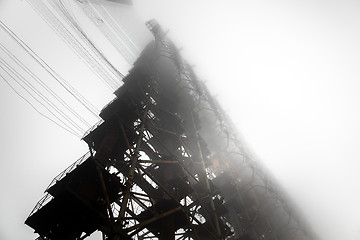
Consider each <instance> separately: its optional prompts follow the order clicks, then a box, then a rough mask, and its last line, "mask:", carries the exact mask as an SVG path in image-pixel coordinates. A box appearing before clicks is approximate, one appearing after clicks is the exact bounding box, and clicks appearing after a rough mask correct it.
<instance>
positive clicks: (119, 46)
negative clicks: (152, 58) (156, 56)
mask: <svg viewBox="0 0 360 240" xmlns="http://www.w3.org/2000/svg"><path fill="white" fill-rule="evenodd" d="M76 3H77V4H78V5H79V6H80V7H81V8H82V9H83V11H84V13H85V14H86V16H87V17H88V18H89V19H90V20H91V21H92V22H93V23H94V25H95V26H97V28H98V29H99V30H100V31H101V32H102V33H103V34H104V36H105V37H106V38H107V39H108V41H109V42H110V43H111V44H112V45H113V46H114V47H115V49H116V50H117V51H118V52H119V53H120V54H121V55H122V56H123V57H124V59H125V60H126V61H127V62H128V63H129V64H130V65H132V64H133V63H134V61H135V59H136V54H134V53H132V52H131V51H130V50H129V48H128V46H127V44H126V43H125V42H123V41H122V40H121V39H119V38H118V37H117V36H116V35H115V34H114V31H113V30H111V28H109V27H108V26H107V24H104V23H105V22H104V20H102V18H101V17H100V16H99V13H98V12H97V11H96V10H94V9H93V8H92V6H91V5H90V3H89V2H87V1H81V2H80V1H76Z"/></svg>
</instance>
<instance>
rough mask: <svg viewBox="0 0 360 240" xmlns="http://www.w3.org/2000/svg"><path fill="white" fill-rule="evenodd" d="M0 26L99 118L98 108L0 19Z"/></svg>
mask: <svg viewBox="0 0 360 240" xmlns="http://www.w3.org/2000/svg"><path fill="white" fill-rule="evenodd" d="M0 27H1V28H3V29H4V30H5V32H6V33H8V34H9V35H10V37H11V38H12V39H13V40H14V41H15V42H16V43H17V44H18V45H19V46H21V47H22V48H23V49H24V50H25V51H26V52H27V53H28V54H29V55H30V56H31V57H32V58H33V59H34V60H35V61H36V62H37V63H38V64H39V65H40V66H41V67H42V68H43V69H44V70H45V71H46V72H48V73H49V74H50V75H51V76H52V77H53V78H54V79H55V80H56V81H57V82H58V83H59V84H60V86H62V87H63V88H64V89H65V90H66V91H67V92H68V93H69V94H70V95H72V96H73V97H74V98H75V99H76V100H77V101H79V102H80V103H81V104H82V105H83V106H84V107H85V108H86V109H87V110H88V111H89V112H90V113H91V114H92V115H93V116H94V117H96V118H97V119H99V116H98V113H99V110H98V109H97V108H96V107H95V106H94V105H93V104H91V103H90V102H89V101H88V100H87V99H86V98H85V97H84V96H82V95H81V94H80V93H79V92H78V91H77V90H76V89H74V88H73V87H72V86H71V85H70V84H69V83H68V82H67V81H66V80H65V79H63V78H62V77H61V76H60V75H59V74H58V73H57V72H56V71H55V70H54V69H52V68H51V67H50V66H49V65H48V64H47V63H46V62H45V61H44V60H43V59H42V58H41V57H40V56H38V55H37V54H36V53H35V52H34V51H33V50H32V49H31V48H30V47H29V46H28V45H27V44H26V43H25V42H24V41H22V40H21V39H20V38H19V37H18V36H17V35H16V34H15V33H14V32H13V31H11V29H10V28H8V27H7V26H6V24H4V23H3V22H2V21H0Z"/></svg>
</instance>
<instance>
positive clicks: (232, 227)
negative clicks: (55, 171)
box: [26, 20, 315, 240]
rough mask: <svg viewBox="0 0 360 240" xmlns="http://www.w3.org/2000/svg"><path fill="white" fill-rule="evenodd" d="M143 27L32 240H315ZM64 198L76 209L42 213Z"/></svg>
mask: <svg viewBox="0 0 360 240" xmlns="http://www.w3.org/2000/svg"><path fill="white" fill-rule="evenodd" d="M147 25H148V27H149V29H150V30H151V31H152V32H153V34H154V36H155V41H154V42H152V43H150V44H149V45H148V46H147V47H146V48H145V50H144V51H143V52H142V54H141V55H140V57H139V58H138V60H137V61H136V62H135V64H134V67H133V69H132V70H131V71H130V73H129V74H128V75H127V76H126V77H125V78H124V80H123V81H124V84H123V85H122V86H121V87H120V88H119V89H118V90H117V91H116V92H115V95H116V98H115V100H113V101H112V102H111V103H109V104H108V105H107V106H106V107H105V108H104V109H103V110H102V111H101V113H100V117H101V118H102V119H103V120H102V121H101V122H99V123H98V124H97V125H96V126H95V128H92V129H90V130H89V131H88V132H87V133H86V134H85V136H84V137H83V140H84V141H85V142H86V143H88V145H89V148H90V152H89V153H88V154H86V155H85V156H84V157H82V158H81V159H79V160H78V161H77V162H76V163H75V164H73V165H72V166H70V167H69V168H68V169H67V170H65V171H64V172H62V173H61V174H59V175H58V176H57V177H56V178H55V180H54V181H53V182H52V183H51V184H50V186H49V188H48V189H47V192H48V194H47V195H46V196H45V197H44V198H43V199H42V200H40V202H39V203H38V205H37V206H36V207H35V209H34V210H33V212H32V213H31V214H30V216H29V218H28V219H27V221H26V223H27V224H28V225H29V226H31V227H33V228H34V229H35V231H36V232H38V233H39V235H40V236H41V238H42V239H83V238H86V237H87V236H88V235H90V234H91V233H92V232H94V231H95V230H100V231H102V232H103V238H104V239H199V240H205V239H239V240H240V239H241V240H247V239H248V240H255V239H259V240H260V239H269V240H285V239H288V240H289V239H292V240H303V239H304V240H305V239H309V240H310V239H315V238H314V236H313V234H312V232H311V231H310V230H309V229H308V227H307V226H306V224H305V223H304V222H303V221H302V220H301V218H300V217H299V215H298V213H297V211H296V210H294V208H293V207H292V206H291V203H289V201H288V200H287V199H286V197H284V194H283V193H282V192H281V191H280V190H279V189H278V188H277V186H276V184H275V183H274V182H273V181H272V180H271V179H270V177H269V176H268V175H267V174H266V173H265V172H264V170H263V168H262V167H260V166H259V164H258V163H257V162H255V161H253V160H252V158H251V156H250V155H249V154H248V153H247V152H246V151H245V150H244V147H243V144H242V142H241V141H240V139H239V138H238V136H237V135H236V132H235V130H234V129H235V128H234V126H233V125H232V123H231V121H230V120H229V119H228V117H227V116H226V114H225V113H224V112H223V110H222V109H221V107H220V106H219V104H218V103H217V102H216V100H215V99H213V98H212V97H211V95H210V93H209V92H208V90H207V88H206V86H205V85H204V83H203V82H201V81H199V80H198V79H197V77H196V75H195V74H194V72H193V70H192V68H191V67H190V66H189V65H188V64H187V63H186V62H184V60H183V59H182V58H181V56H180V55H179V53H178V51H177V49H176V47H175V46H174V45H173V43H172V42H171V41H170V40H169V39H168V38H167V37H166V34H165V33H164V32H163V31H162V29H161V28H160V26H159V25H158V24H157V22H156V21H154V20H152V21H149V22H148V23H147ZM86 164H87V165H86ZM85 165H86V166H85ZM82 169H83V170H82ZM90 172H91V174H90ZM90 179H92V180H90ZM94 179H95V180H94ZM91 181H94V182H91ZM65 193H66V194H68V195H69V196H68V195H66V194H65ZM63 195H66V196H68V197H67V198H65V197H63ZM58 199H60V200H58ZM69 199H76V204H79V205H76V206H78V207H77V208H76V209H77V210H71V211H68V212H67V213H60V214H59V213H56V214H55V213H54V215H52V213H51V214H50V213H49V212H51V211H52V210H51V209H50V208H52V207H51V206H52V205H51V204H52V203H54V204H53V208H54V209H55V208H56V209H57V208H59V206H60V205H61V204H63V205H61V206H63V207H64V208H70V207H69V206H70V205H72V206H73V205H74V204H75V203H74V202H75V200H69ZM57 200H58V202H61V203H59V205H56V204H55V202H56V201H57ZM47 206H48V208H47ZM79 206H81V207H79ZM79 209H80V210H79ZM54 211H55V210H54ZM63 212H64V211H63ZM65 212H66V211H65ZM60 215H61V216H60ZM79 216H80V217H79ZM50 218H51V219H53V218H55V220H53V223H49V220H48V219H50ZM69 219H72V220H73V222H72V224H71V225H70V224H67V221H69ZM44 222H47V223H48V225H47V226H45V225H46V224H45V223H44Z"/></svg>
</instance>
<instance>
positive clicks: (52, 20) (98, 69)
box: [27, 0, 123, 91]
mask: <svg viewBox="0 0 360 240" xmlns="http://www.w3.org/2000/svg"><path fill="white" fill-rule="evenodd" d="M27 2H28V3H29V4H30V6H31V7H32V8H33V9H34V10H35V11H36V12H37V13H38V14H39V15H40V17H41V18H42V19H43V20H44V21H45V22H46V23H47V24H48V25H49V26H50V27H52V28H53V30H55V33H56V34H57V35H58V36H59V37H60V38H61V39H62V40H63V41H64V42H65V43H66V44H67V45H68V46H69V47H70V48H71V49H72V50H73V51H74V52H75V53H76V55H77V56H78V57H80V59H81V60H83V62H85V63H86V65H87V66H88V67H89V68H90V70H91V71H92V72H93V73H94V74H95V75H97V76H98V77H99V78H100V79H102V81H103V82H104V83H105V84H106V85H107V86H108V87H109V89H111V90H112V91H113V90H115V89H116V88H117V87H118V85H119V81H118V79H115V77H112V76H110V75H109V72H108V71H107V70H105V69H104V67H103V66H102V65H101V64H100V63H99V62H98V60H103V63H102V64H103V65H109V64H107V63H106V61H105V60H104V58H105V57H104V56H103V54H102V53H100V51H99V50H98V49H97V48H96V47H95V45H94V44H90V42H91V41H90V40H89V39H88V38H86V35H85V33H81V32H80V31H79V28H77V26H75V25H74V22H73V21H72V20H71V19H68V18H67V17H66V16H64V15H66V11H65V10H64V9H62V8H61V6H59V5H57V4H56V3H55V2H54V1H49V3H50V4H51V5H52V7H53V8H54V9H55V10H56V11H57V13H58V14H59V15H60V16H62V17H63V18H64V20H66V21H67V22H68V24H69V25H70V27H72V29H73V30H74V31H75V33H76V34H77V35H78V36H79V37H80V38H81V40H82V41H83V43H85V44H86V45H87V46H88V48H90V49H92V50H93V52H95V53H96V54H95V55H96V57H97V58H94V56H93V55H92V54H90V52H89V51H88V50H87V49H86V48H85V47H84V46H83V44H82V43H81V42H79V40H78V39H77V38H75V37H74V36H73V34H72V33H71V32H70V31H69V30H68V29H67V28H66V27H65V25H64V24H63V23H62V22H61V21H60V20H59V19H58V18H57V17H56V16H55V15H54V13H53V12H52V11H51V10H50V9H49V8H48V7H47V6H46V5H45V4H44V3H43V2H42V1H34V0H27ZM107 62H109V61H107ZM115 74H116V73H115ZM117 75H118V78H122V77H123V75H122V74H121V73H119V72H118V71H117Z"/></svg>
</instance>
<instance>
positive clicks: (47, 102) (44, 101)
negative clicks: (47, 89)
mask: <svg viewBox="0 0 360 240" xmlns="http://www.w3.org/2000/svg"><path fill="white" fill-rule="evenodd" d="M0 63H2V64H3V67H1V68H2V69H3V70H4V71H5V72H6V73H7V74H8V75H9V76H11V74H10V73H9V71H10V72H11V73H12V74H13V75H14V76H15V77H16V78H17V79H19V80H20V82H22V83H24V84H25V85H26V86H27V88H28V89H30V90H28V89H26V87H24V85H22V84H21V83H20V82H19V81H17V80H15V78H13V79H14V80H15V81H16V82H17V83H18V84H19V85H21V86H22V87H23V88H24V90H26V91H27V92H28V93H29V94H30V95H31V96H32V97H33V98H34V99H36V101H37V102H38V103H39V104H41V105H42V106H43V107H45V108H46V109H47V110H48V111H49V112H50V113H51V114H52V115H53V116H54V117H56V118H57V119H58V120H59V121H61V122H62V123H63V124H64V125H65V126H67V127H68V128H72V127H70V126H69V125H68V124H67V123H66V122H64V121H63V120H61V118H59V117H58V116H57V115H56V114H58V115H59V116H61V117H62V118H63V119H65V121H67V122H68V123H69V124H70V125H72V126H73V129H76V130H77V131H80V133H83V132H84V129H82V128H81V127H80V126H79V125H78V124H77V123H76V122H74V121H73V120H72V119H70V118H69V117H68V116H67V115H66V114H65V113H64V112H63V111H62V110H61V109H59V108H58V107H57V106H56V105H55V104H53V103H52V102H51V101H50V100H49V99H48V98H47V97H46V96H44V95H43V94H42V93H41V92H40V91H38V90H37V89H36V88H35V87H34V86H33V85H32V84H31V83H30V82H29V81H27V80H26V79H25V78H24V77H23V76H21V74H19V73H18V72H17V71H16V70H15V69H14V68H13V67H11V66H10V65H9V64H8V63H6V62H5V61H4V60H3V58H0ZM4 67H5V68H7V69H8V70H9V71H7V70H6V69H5V68H4ZM30 91H32V92H33V93H34V94H35V95H36V96H37V97H38V98H40V100H39V99H38V98H36V97H35V96H34V95H33V94H32V93H31V92H30ZM46 105H48V106H49V107H47V106H46ZM51 109H53V110H51ZM53 111H55V112H56V113H54V112H53Z"/></svg>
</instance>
